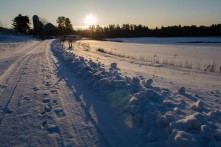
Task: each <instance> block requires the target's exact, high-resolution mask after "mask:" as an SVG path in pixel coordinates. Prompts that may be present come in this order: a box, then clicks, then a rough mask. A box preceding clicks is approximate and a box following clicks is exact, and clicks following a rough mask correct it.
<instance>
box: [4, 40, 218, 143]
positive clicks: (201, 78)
mask: <svg viewBox="0 0 221 147" xmlns="http://www.w3.org/2000/svg"><path fill="white" fill-rule="evenodd" d="M170 39H171V41H172V40H173V39H172V38H170ZM179 39H182V38H179ZM11 40H12V38H11ZM15 40H17V39H15ZM18 40H19V39H18ZM141 40H142V39H141ZM182 41H186V40H184V39H182ZM65 46H67V44H65ZM153 47H155V48H158V49H156V50H153ZM3 48H4V50H0V66H1V67H4V68H1V69H0V71H1V72H0V84H1V87H0V97H1V98H3V99H1V100H0V106H1V111H0V112H1V119H0V132H3V133H4V134H3V133H0V135H1V136H3V139H1V141H3V142H4V143H6V145H8V146H10V145H14V144H19V145H23V146H27V144H25V143H23V141H22V140H24V138H31V140H30V141H29V142H30V143H34V144H36V145H38V146H41V145H45V146H48V145H53V146H168V147H169V146H174V147H175V146H184V147H186V146H199V147H200V146H220V144H221V119H220V117H221V111H220V106H221V82H220V80H221V75H220V73H218V72H209V71H203V70H198V69H188V68H184V67H176V66H171V65H164V64H162V63H156V62H155V63H153V62H151V61H145V60H140V59H139V58H127V57H126V55H125V56H118V55H115V54H113V53H112V54H110V53H105V52H99V51H97V48H104V49H105V50H106V51H111V50H114V51H115V52H121V53H122V52H125V51H127V52H126V54H127V55H129V54H131V55H130V56H132V55H133V54H135V53H136V55H142V56H148V55H151V54H152V53H153V52H155V53H157V55H158V56H169V55H170V54H171V53H170V51H171V50H173V51H174V52H176V51H178V52H179V51H180V53H182V56H183V57H185V58H186V56H185V55H189V56H188V57H190V59H191V60H193V59H195V58H194V55H193V54H194V53H195V51H197V52H198V55H199V56H200V58H202V62H206V63H207V64H208V61H209V60H211V59H216V63H217V64H218V63H220V58H218V57H220V55H221V54H220V53H221V52H220V46H219V45H217V44H216V45H213V44H211V45H210V44H207V45H206V46H204V45H202V44H201V45H186V44H182V45H177V44H170V43H165V44H137V43H136V44H134V43H116V42H108V41H105V42H102V41H90V40H85V41H78V42H77V43H75V44H74V48H73V50H70V49H66V48H62V46H61V44H60V42H59V41H58V40H46V41H36V40H32V39H30V40H28V41H25V40H24V41H22V42H8V43H1V44H0V49H3ZM114 48H115V49H114ZM181 48H185V49H183V50H182V49H181ZM30 50H31V51H30ZM12 51H14V52H12ZM26 51H30V52H28V53H26V54H24V52H26ZM11 52H12V54H10V53H11ZM207 53H209V54H207ZM180 56H181V55H178V57H180ZM172 57H173V55H172ZM205 57H207V58H205ZM197 59H199V58H197ZM5 61H7V62H5ZM8 62H9V63H10V64H8ZM36 63H37V64H36ZM219 65H221V64H219ZM13 73H14V74H13ZM13 89H14V90H13ZM9 94H10V95H12V96H10V97H8V95H9ZM23 101H25V102H23ZM28 102H29V103H28ZM16 110H18V111H16ZM25 110H27V111H28V113H27V112H26V111H25ZM36 113H37V114H36ZM20 116H22V117H20ZM14 120H17V122H16V121H14ZM23 121H27V123H26V124H27V126H23V125H22V124H23ZM15 122H16V123H15ZM31 122H35V124H34V125H33V124H32V123H31ZM6 124H10V126H13V127H18V130H19V132H22V131H24V128H25V127H26V128H27V129H26V131H25V132H26V133H27V132H31V131H30V130H32V131H33V132H37V133H36V134H35V135H33V134H34V133H33V132H32V133H31V135H33V136H36V138H37V139H38V140H39V139H40V140H42V142H40V143H37V142H36V141H34V140H35V139H34V138H33V137H29V136H27V135H25V134H24V133H22V135H23V136H22V137H20V138H19V139H12V143H9V142H7V141H4V140H8V139H11V137H10V135H9V134H10V133H8V132H12V131H13V129H11V128H10V127H8V126H7V125H6ZM17 124H19V126H18V125H17ZM35 126H39V127H35ZM12 134H13V133H12ZM18 134H19V133H14V134H13V137H15V136H17V135H18ZM42 136H45V137H42ZM56 140H57V141H56Z"/></svg>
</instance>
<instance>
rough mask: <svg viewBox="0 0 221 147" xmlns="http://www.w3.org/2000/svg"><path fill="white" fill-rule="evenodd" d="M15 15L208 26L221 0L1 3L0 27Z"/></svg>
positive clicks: (220, 16)
mask: <svg viewBox="0 0 221 147" xmlns="http://www.w3.org/2000/svg"><path fill="white" fill-rule="evenodd" d="M18 14H22V15H28V16H29V18H32V16H33V15H35V14H36V15H38V16H39V17H43V18H46V19H47V20H48V21H50V22H52V23H53V24H55V25H57V24H56V19H57V17H58V16H65V17H69V18H70V19H71V21H72V24H73V25H74V26H83V25H85V22H84V19H85V17H86V16H87V15H88V14H93V15H94V16H95V17H96V18H97V24H100V25H108V24H123V23H131V24H143V25H147V26H149V27H151V28H153V27H156V26H159V27H160V26H162V25H163V26H168V25H179V24H180V25H192V24H193V25H211V24H216V23H221V0H0V21H1V22H2V24H3V25H6V26H7V27H11V22H12V21H11V20H12V19H13V18H14V17H15V16H17V15H18Z"/></svg>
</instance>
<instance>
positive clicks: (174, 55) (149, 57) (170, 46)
mask: <svg viewBox="0 0 221 147" xmlns="http://www.w3.org/2000/svg"><path fill="white" fill-rule="evenodd" d="M145 39H146V38H141V39H140V40H139V39H138V38H133V39H132V38H129V39H126V40H125V39H118V40H124V41H127V42H124V43H119V42H108V41H107V42H105V41H104V42H102V41H81V43H82V44H89V45H90V47H92V48H93V49H97V48H101V49H104V50H105V51H107V52H110V53H111V54H117V55H120V56H125V57H128V58H136V59H139V60H145V61H152V62H154V61H155V62H158V61H159V63H161V64H174V65H175V66H179V67H189V68H193V69H201V70H204V69H206V67H207V66H208V65H215V68H216V70H217V71H219V69H220V66H221V58H220V57H221V38H195V39H194V38H174V39H173V38H159V39H156V38H150V39H149V38H148V39H146V40H145ZM115 40H116V39H115ZM191 40H192V41H199V40H202V41H214V42H215V41H220V43H205V44H204V43H202V44H201V43H196V44H191V43H189V44H187V43H186V44H179V43H176V42H181V41H183V42H189V41H191ZM128 41H131V42H130V43H128Z"/></svg>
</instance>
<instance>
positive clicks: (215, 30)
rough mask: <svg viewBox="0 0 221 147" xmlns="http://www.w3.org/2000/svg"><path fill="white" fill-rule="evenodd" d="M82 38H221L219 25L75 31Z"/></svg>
mask: <svg viewBox="0 0 221 147" xmlns="http://www.w3.org/2000/svg"><path fill="white" fill-rule="evenodd" d="M76 33H77V34H78V35H81V36H82V37H89V38H93V39H102V38H120V37H122V38H123V37H124V38H125V37H204V36H221V24H213V25H211V26H194V25H192V26H180V25H179V26H168V27H163V26H162V27H161V28H158V27H156V28H154V29H149V28H148V27H147V26H144V25H133V24H123V25H121V26H120V25H115V24H112V25H109V26H106V27H101V26H99V25H97V26H90V27H89V28H88V29H84V30H83V29H82V30H77V31H76Z"/></svg>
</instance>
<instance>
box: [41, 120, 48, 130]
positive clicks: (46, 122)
mask: <svg viewBox="0 0 221 147" xmlns="http://www.w3.org/2000/svg"><path fill="white" fill-rule="evenodd" d="M47 124H48V121H47V120H44V121H43V122H42V123H41V128H42V129H44V128H45V127H46V126H47Z"/></svg>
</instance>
